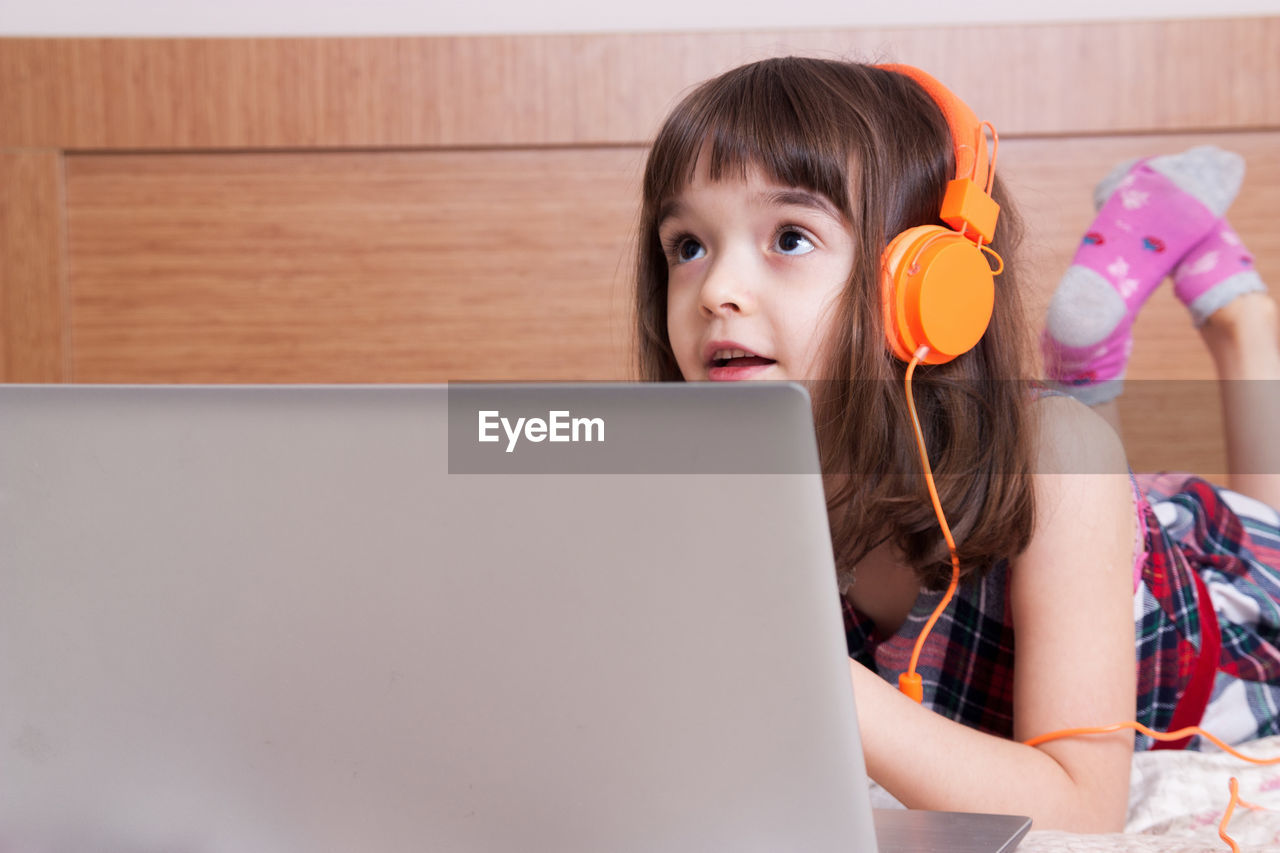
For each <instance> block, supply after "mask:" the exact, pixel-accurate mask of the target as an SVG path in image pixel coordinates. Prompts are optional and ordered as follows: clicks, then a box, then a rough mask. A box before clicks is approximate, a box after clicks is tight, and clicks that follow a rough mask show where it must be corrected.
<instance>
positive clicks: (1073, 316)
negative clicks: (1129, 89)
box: [1041, 146, 1243, 404]
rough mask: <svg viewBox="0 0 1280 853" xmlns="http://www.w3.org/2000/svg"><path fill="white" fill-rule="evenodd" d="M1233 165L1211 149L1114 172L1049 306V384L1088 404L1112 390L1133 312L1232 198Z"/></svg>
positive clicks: (1129, 341) (1235, 161) (1045, 342)
mask: <svg viewBox="0 0 1280 853" xmlns="http://www.w3.org/2000/svg"><path fill="white" fill-rule="evenodd" d="M1242 177H1243V161H1242V160H1241V158H1240V157H1239V156H1238V155H1236V154H1232V153H1230V152H1227V151H1222V150H1221V149H1218V148H1212V147H1208V146H1206V147H1201V148H1192V149H1191V150H1189V151H1185V152H1183V153H1182V154H1177V155H1172V156H1166V157H1154V158H1152V159H1150V160H1143V161H1137V162H1130V163H1125V164H1122V165H1121V166H1120V167H1119V168H1118V169H1116V170H1115V171H1113V172H1112V174H1110V175H1108V176H1107V178H1105V179H1104V180H1103V182H1102V183H1101V184H1100V185H1099V188H1098V195H1099V196H1100V198H1099V200H1100V201H1101V200H1102V199H1105V202H1104V203H1103V204H1102V207H1101V209H1100V210H1099V211H1098V216H1097V218H1096V219H1094V221H1093V224H1092V225H1090V226H1089V229H1088V231H1087V232H1086V233H1085V236H1084V239H1083V241H1082V242H1081V244H1080V247H1079V248H1078V249H1077V250H1076V255H1075V258H1074V259H1073V260H1072V264H1071V267H1070V268H1069V269H1068V270H1067V272H1066V274H1065V275H1064V276H1063V277H1062V280H1061V281H1060V282H1059V284H1058V288H1057V290H1056V291H1055V292H1054V295H1053V299H1052V301H1051V302H1050V304H1049V314H1048V317H1047V319H1046V328H1045V333H1044V336H1043V337H1042V340H1041V343H1042V348H1043V351H1044V355H1045V368H1046V371H1047V373H1048V377H1049V379H1050V380H1052V381H1053V382H1055V383H1056V384H1059V385H1061V386H1063V387H1065V388H1068V389H1070V390H1071V393H1072V394H1073V395H1075V396H1077V397H1079V398H1080V399H1082V400H1084V401H1085V402H1087V403H1090V404H1096V403H1100V402H1103V401H1105V400H1109V399H1111V398H1112V397H1114V396H1116V394H1118V393H1119V391H1120V381H1121V380H1122V379H1123V377H1124V370H1125V366H1126V365H1127V364H1128V360H1129V354H1130V352H1131V351H1132V348H1133V338H1132V335H1131V334H1130V330H1131V329H1132V326H1133V320H1134V317H1135V316H1136V315H1137V312H1138V309H1139V308H1141V307H1142V304H1143V303H1144V302H1145V301H1146V299H1147V297H1148V296H1150V295H1151V292H1152V291H1153V290H1155V288H1156V286H1157V285H1159V284H1160V282H1161V281H1162V280H1163V279H1164V278H1165V276H1167V275H1168V274H1169V273H1170V271H1171V270H1172V269H1173V267H1174V265H1175V264H1176V263H1177V262H1178V261H1179V259H1180V258H1182V256H1183V255H1184V254H1185V253H1186V252H1187V251H1188V250H1190V249H1191V248H1192V247H1193V246H1196V245H1197V244H1198V243H1199V242H1200V241H1201V240H1202V239H1204V237H1205V236H1206V235H1207V234H1208V233H1209V231H1210V230H1211V229H1212V228H1213V226H1214V224H1215V223H1216V222H1217V221H1218V219H1219V218H1220V217H1221V215H1222V213H1223V212H1224V211H1225V210H1226V208H1227V206H1229V205H1230V203H1231V201H1232V200H1233V199H1234V198H1235V194H1236V191H1237V190H1238V189H1239V187H1240V180H1241V178H1242Z"/></svg>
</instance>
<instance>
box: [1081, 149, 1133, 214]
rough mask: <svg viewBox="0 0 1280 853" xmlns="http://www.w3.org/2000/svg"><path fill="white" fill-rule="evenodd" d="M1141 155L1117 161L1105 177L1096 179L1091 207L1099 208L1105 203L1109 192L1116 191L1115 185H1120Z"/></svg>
mask: <svg viewBox="0 0 1280 853" xmlns="http://www.w3.org/2000/svg"><path fill="white" fill-rule="evenodd" d="M1141 159H1142V158H1141V157H1133V158H1131V159H1129V160H1125V161H1124V162H1123V163H1118V164H1117V165H1116V167H1115V168H1114V169H1112V170H1111V171H1110V172H1107V175H1106V177H1104V178H1103V179H1102V180H1100V181H1098V185H1097V186H1096V187H1094V188H1093V209H1094V210H1101V209H1102V206H1103V205H1104V204H1106V203H1107V199H1109V198H1111V194H1112V193H1113V192H1115V191H1116V187H1118V186H1120V182H1121V181H1123V180H1124V176H1125V175H1127V174H1129V170H1130V169H1132V168H1133V167H1134V166H1135V165H1137V163H1138V161H1139V160H1141Z"/></svg>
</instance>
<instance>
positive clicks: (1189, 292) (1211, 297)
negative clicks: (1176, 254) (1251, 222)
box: [1173, 219, 1267, 327]
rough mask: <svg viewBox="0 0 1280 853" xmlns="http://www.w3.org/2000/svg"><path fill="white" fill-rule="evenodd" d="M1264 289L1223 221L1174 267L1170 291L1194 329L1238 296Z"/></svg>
mask: <svg viewBox="0 0 1280 853" xmlns="http://www.w3.org/2000/svg"><path fill="white" fill-rule="evenodd" d="M1266 289H1267V286H1266V285H1265V284H1263V283H1262V279H1261V278H1260V277H1259V276H1258V272H1257V270H1255V269H1254V268H1253V256H1252V255H1250V254H1249V250H1248V249H1246V248H1245V247H1244V244H1243V243H1241V242H1240V236H1239V235H1238V234H1236V232H1235V229H1233V228H1232V227H1231V225H1230V223H1228V222H1227V220H1225V219H1223V220H1220V221H1219V222H1218V224H1217V227H1216V228H1214V229H1213V230H1212V231H1210V232H1209V235H1208V236H1207V237H1205V238H1204V239H1203V240H1201V241H1200V242H1199V243H1197V244H1196V245H1195V246H1193V247H1192V248H1191V251H1189V252H1187V254H1186V256H1185V257H1184V258H1183V259H1182V260H1181V261H1179V262H1178V265H1177V266H1176V267H1174V268H1173V292H1174V294H1175V295H1176V296H1177V297H1178V299H1180V300H1182V304H1183V305H1186V306H1187V310H1189V311H1190V312H1191V322H1193V323H1195V325H1196V326H1197V327H1199V326H1202V325H1204V321H1205V320H1207V319H1209V315H1210V314H1212V313H1213V312H1214V311H1217V310H1218V309H1219V308H1221V307H1222V306H1223V305H1226V304H1227V303H1228V302H1230V301H1231V300H1232V299H1235V298H1236V297H1237V296H1240V295H1241V294H1244V293H1253V292H1255V291H1266Z"/></svg>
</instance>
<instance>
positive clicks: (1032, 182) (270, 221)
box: [0, 17, 1280, 473]
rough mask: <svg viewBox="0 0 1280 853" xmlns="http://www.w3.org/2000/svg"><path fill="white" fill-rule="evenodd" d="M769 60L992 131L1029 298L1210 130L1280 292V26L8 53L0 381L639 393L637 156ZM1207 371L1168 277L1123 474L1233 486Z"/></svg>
mask: <svg viewBox="0 0 1280 853" xmlns="http://www.w3.org/2000/svg"><path fill="white" fill-rule="evenodd" d="M783 53H803V54H811V55H821V56H832V57H848V58H855V59H864V60H888V59H892V60H896V61H903V62H908V63H913V64H917V65H920V66H922V67H925V68H927V69H928V70H930V71H931V72H933V73H934V74H936V75H937V76H938V77H940V78H941V79H943V80H944V81H946V82H947V83H948V85H949V86H951V87H952V88H953V89H954V90H955V91H956V92H957V93H959V94H960V95H961V96H962V97H964V98H965V99H966V100H967V101H968V102H969V103H970V104H971V105H972V106H973V107H974V108H975V110H976V111H977V112H978V114H979V115H980V116H982V117H984V118H989V119H990V120H992V121H993V122H994V123H995V124H996V125H997V126H998V127H999V128H1000V133H1001V142H1002V144H1001V148H1000V168H1001V174H1002V175H1003V177H1004V178H1005V180H1007V181H1008V182H1009V184H1010V186H1011V187H1012V189H1013V191H1014V193H1015V196H1016V198H1017V199H1018V201H1019V202H1020V206H1021V209H1022V212H1023V214H1024V217H1025V219H1026V221H1027V226H1028V238H1027V243H1026V246H1025V252H1026V255H1025V257H1026V261H1027V262H1028V263H1029V264H1030V265H1031V267H1032V268H1033V269H1034V271H1035V273H1036V275H1035V277H1034V282H1035V284H1034V287H1035V292H1034V293H1033V294H1032V299H1031V301H1032V303H1033V304H1034V305H1035V306H1037V307H1038V308H1040V309H1043V306H1044V305H1045V304H1047V300H1048V297H1049V294H1050V293H1051V292H1052V288H1053V285H1054V284H1055V282H1056V280H1057V277H1058V275H1060V274H1061V271H1062V270H1063V269H1065V268H1066V265H1067V263H1068V261H1069V259H1070V257H1071V254H1072V252H1073V251H1074V247H1075V245H1076V241H1077V240H1078V239H1079V236H1080V234H1081V233H1082V232H1083V230H1084V227H1085V226H1086V225H1087V224H1088V222H1089V221H1090V219H1091V218H1092V207H1091V204H1090V191H1091V188H1092V186H1093V184H1094V183H1095V182H1096V180H1097V179H1098V178H1099V177H1100V176H1101V175H1102V174H1103V173H1105V172H1106V171H1107V170H1108V169H1109V168H1110V167H1111V165H1112V164H1114V163H1115V162H1116V161H1118V160H1121V159H1124V158H1126V157H1134V156H1138V155H1146V154H1155V153H1171V152H1174V151H1178V150H1182V149H1184V148H1186V147H1189V146H1190V145H1193V144H1200V143H1213V144H1217V145H1220V146H1223V147H1225V148H1230V149H1233V150H1235V151H1238V152H1240V153H1241V154H1243V155H1244V156H1245V158H1246V159H1247V163H1248V174H1247V177H1246V181H1245V186H1244V189H1243V190H1242V192H1241V193H1240V196H1239V199H1238V200H1237V202H1236V204H1235V206H1234V207H1233V209H1232V212H1231V214H1230V218H1231V220H1232V222H1233V224H1234V225H1235V226H1236V228H1237V230H1238V231H1239V232H1240V234H1241V235H1242V236H1243V238H1244V239H1245V241H1246V242H1247V243H1248V244H1249V246H1250V247H1251V249H1252V250H1253V251H1254V254H1255V255H1256V257H1257V263H1258V267H1259V268H1260V270H1261V272H1262V274H1263V276H1264V278H1266V279H1268V280H1269V281H1270V282H1272V283H1273V284H1274V283H1275V282H1280V229H1277V228H1275V227H1274V224H1273V223H1272V220H1271V219H1270V218H1269V217H1268V214H1270V215H1272V216H1274V215H1276V214H1278V213H1280V17H1267V18H1247V19H1215V20H1200V21H1194V20H1193V21H1188V20H1183V21H1169V22H1145V23H1098V24H1055V25H1008V26H971V27H948V28H916V29H875V30H846V31H825V32H749V33H714V34H710V33H681V34H642V35H572V36H546V35H536V36H492V37H422V38H336V39H43V38H34V39H0V343H2V346H0V378H2V379H3V380H5V381H22V382H66V381H76V382H293V381H297V382H439V381H446V380H466V379H512V380H528V379H621V378H627V377H628V376H629V375H630V367H629V365H630V348H631V341H632V339H631V330H630V319H629V317H630V278H631V264H632V260H631V255H632V247H631V232H632V230H633V228H634V224H635V219H636V215H637V206H638V205H637V200H638V178H639V172H640V169H641V167H642V163H643V159H644V154H645V144H646V141H647V140H648V139H649V138H650V137H651V136H652V135H653V133H654V132H655V130H656V128H657V125H658V123H659V122H660V120H661V118H662V116H663V115H664V114H665V113H666V111H667V110H668V109H669V108H670V107H671V106H672V105H673V104H674V103H675V101H676V100H677V98H678V97H679V96H680V95H681V93H682V92H684V91H686V90H687V89H688V87H690V86H691V85H693V84H695V83H697V82H699V81H701V80H703V79H705V78H707V77H710V76H712V75H714V74H716V73H718V72H719V71H722V70H724V69H726V68H729V67H732V66H734V65H737V64H740V63H742V62H745V61H749V60H752V59H758V58H762V57H765V56H770V55H777V54H783ZM1212 375H1213V374H1212V369H1211V366H1210V363H1209V361H1208V359H1207V357H1206V356H1205V355H1204V353H1203V352H1202V350H1201V347H1200V345H1199V343H1198V340H1197V338H1196V336H1195V334H1194V332H1193V331H1192V330H1191V328H1190V326H1189V324H1188V321H1187V320H1186V317H1185V312H1184V311H1183V309H1182V308H1181V306H1179V305H1177V304H1176V303H1175V302H1174V301H1173V299H1172V297H1171V296H1170V295H1169V294H1168V289H1167V288H1166V289H1165V290H1164V292H1162V293H1159V294H1157V296H1156V297H1155V298H1154V299H1153V303H1152V306H1151V307H1150V308H1149V309H1148V310H1147V311H1145V312H1144V314H1143V315H1142V318H1141V320H1140V322H1139V324H1138V330H1137V350H1136V354H1135V356H1134V360H1133V363H1132V366H1131V369H1130V376H1131V377H1132V378H1135V379H1152V380H1177V381H1174V382H1160V383H1155V382H1152V383H1141V382H1135V383H1131V386H1132V390H1131V393H1130V394H1127V395H1126V398H1125V402H1124V411H1125V413H1126V419H1127V423H1126V429H1127V430H1128V431H1129V432H1130V433H1131V435H1130V436H1129V438H1130V442H1129V443H1130V449H1131V451H1133V454H1134V465H1135V467H1136V468H1138V469H1139V470H1145V469H1150V468H1156V467H1167V466H1168V465H1170V464H1175V465H1178V466H1181V467H1193V468H1196V469H1199V470H1201V471H1203V472H1207V473H1212V472H1215V471H1220V470H1222V451H1221V446H1220V441H1219V439H1218V431H1219V427H1218V425H1217V423H1216V420H1215V417H1216V416H1215V414H1214V412H1215V411H1216V410H1215V407H1214V405H1212V399H1211V398H1210V401H1209V403H1210V404H1208V405H1205V404H1198V403H1195V402H1194V400H1195V398H1196V395H1201V396H1203V394H1204V393H1205V391H1206V390H1207V391H1208V392H1209V393H1212V388H1211V386H1209V385H1208V383H1203V384H1200V383H1196V382H1191V381H1187V380H1193V379H1207V378H1210V377H1211V376H1212ZM1147 389H1149V390H1147ZM1182 410H1190V411H1191V413H1190V415H1189V417H1190V420H1187V419H1186V418H1184V419H1183V420H1181V421H1177V420H1176V419H1174V418H1172V417H1171V416H1169V413H1171V412H1176V411H1182ZM1155 412H1159V413H1160V416H1159V417H1153V416H1152V415H1153V413H1155ZM1130 421H1131V422H1132V426H1130V424H1129V423H1128V422H1130ZM1171 454H1172V455H1171ZM1169 460H1172V461H1169ZM1215 466H1217V467H1215Z"/></svg>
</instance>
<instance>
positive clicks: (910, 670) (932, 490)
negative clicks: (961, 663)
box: [898, 346, 960, 702]
mask: <svg viewBox="0 0 1280 853" xmlns="http://www.w3.org/2000/svg"><path fill="white" fill-rule="evenodd" d="M928 354H929V348H928V347H924V346H922V347H920V348H919V349H917V350H916V351H915V354H914V355H912V356H911V362H910V363H909V364H908V365H907V375H906V378H905V379H904V380H903V384H904V386H905V388H906V391H907V408H908V410H909V411H910V413H911V426H912V428H913V429H914V430H915V434H916V449H918V450H919V451H920V465H921V467H922V468H923V469H924V481H925V484H926V485H927V486H928V487H929V499H930V500H931V501H933V511H934V513H935V514H936V515H937V516H938V524H939V525H940V526H941V527H942V538H943V539H945V540H946V541H947V550H948V551H950V552H951V584H950V585H949V586H948V587H947V592H946V594H945V595H943V596H942V600H941V601H939V602H938V606H937V607H936V608H934V611H933V613H932V614H931V615H930V616H929V621H927V622H925V623H924V628H922V629H921V630H920V636H918V637H916V643H915V646H913V647H912V649H911V662H910V663H909V664H908V665H907V671H906V672H904V673H902V674H901V675H899V676H898V689H899V690H901V691H902V692H903V693H905V694H906V695H907V696H910V697H911V698H912V699H914V700H915V701H916V702H923V701H924V684H923V682H922V680H921V678H920V674H919V673H918V672H916V666H917V665H918V664H919V663H920V651H921V650H922V649H923V648H924V641H925V639H926V638H927V637H928V636H929V633H930V632H931V631H932V630H933V626H934V625H935V624H936V623H937V621H938V618H939V617H940V616H941V615H942V611H943V610H946V609H947V605H948V604H950V603H951V598H952V597H953V596H954V595H955V594H956V587H958V586H959V585H960V555H959V554H957V553H956V541H955V539H954V538H952V536H951V527H950V525H948V524H947V516H946V514H945V513H944V512H943V511H942V501H941V500H940V499H939V498H938V487H937V485H936V484H935V483H934V481H933V468H932V467H931V466H930V465H929V452H928V450H926V448H925V445H924V432H923V431H922V430H921V429H920V417H919V415H917V414H916V401H915V397H914V395H912V393H911V377H912V376H913V375H914V374H915V372H916V365H917V364H919V363H920V362H921V361H922V360H923V359H924V358H925V356H927V355H928Z"/></svg>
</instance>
